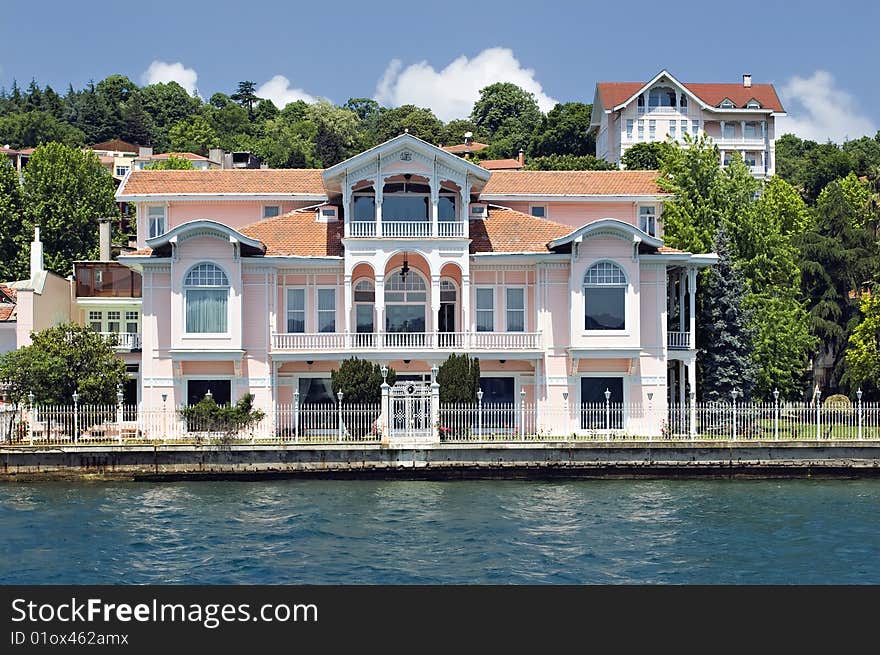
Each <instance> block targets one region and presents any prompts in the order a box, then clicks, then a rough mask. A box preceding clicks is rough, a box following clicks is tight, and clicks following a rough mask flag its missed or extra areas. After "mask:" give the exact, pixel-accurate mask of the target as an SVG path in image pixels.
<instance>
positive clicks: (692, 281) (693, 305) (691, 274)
mask: <svg viewBox="0 0 880 655" xmlns="http://www.w3.org/2000/svg"><path fill="white" fill-rule="evenodd" d="M687 272H688V301H689V303H688V304H689V307H688V309H689V310H690V311H689V312H688V313H689V315H690V326H689V330H690V333H691V334H690V344H689V345H690V347H691V350H693V349H695V348H696V347H697V269H695V268H688V270H687Z"/></svg>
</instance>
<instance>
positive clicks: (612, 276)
mask: <svg viewBox="0 0 880 655" xmlns="http://www.w3.org/2000/svg"><path fill="white" fill-rule="evenodd" d="M626 289H627V282H626V275H624V273H623V270H622V269H621V268H620V267H619V266H618V265H617V264H614V263H612V262H599V263H597V264H593V265H592V266H591V267H590V268H588V269H587V272H586V274H585V275H584V328H585V329H587V330H624V329H626Z"/></svg>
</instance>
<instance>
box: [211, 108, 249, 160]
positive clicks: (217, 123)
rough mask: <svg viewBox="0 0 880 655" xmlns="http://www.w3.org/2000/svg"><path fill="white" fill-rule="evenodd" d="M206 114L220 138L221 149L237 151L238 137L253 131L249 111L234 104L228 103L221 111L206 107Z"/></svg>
mask: <svg viewBox="0 0 880 655" xmlns="http://www.w3.org/2000/svg"><path fill="white" fill-rule="evenodd" d="M204 114H205V120H207V121H208V123H209V124H210V125H211V127H212V128H213V130H214V132H215V133H216V134H217V137H218V138H219V143H220V147H221V148H224V149H225V150H235V146H234V144H235V143H236V139H237V137H238V136H239V135H242V134H251V132H252V131H253V130H252V126H251V122H250V119H249V118H248V113H247V110H246V109H244V108H243V107H240V106H239V105H237V104H235V103H234V102H227V103H226V104H225V105H224V106H223V107H221V108H219V109H217V108H215V107H211V106H208V107H205V110H204Z"/></svg>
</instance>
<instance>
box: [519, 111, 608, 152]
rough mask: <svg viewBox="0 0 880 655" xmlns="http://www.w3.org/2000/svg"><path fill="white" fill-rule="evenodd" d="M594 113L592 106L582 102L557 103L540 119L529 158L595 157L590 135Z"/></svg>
mask: <svg viewBox="0 0 880 655" xmlns="http://www.w3.org/2000/svg"><path fill="white" fill-rule="evenodd" d="M592 112H593V106H592V105H587V104H584V103H582V102H566V103H560V104H557V105H556V106H555V107H554V108H553V109H551V110H550V111H549V112H547V115H546V116H544V117H543V118H542V119H541V123H540V126H539V127H538V129H537V130H536V131H535V134H534V137H533V138H532V143H531V145H530V146H529V149H528V151H529V155H530V156H531V157H541V156H546V155H573V156H587V155H595V154H596V139H595V138H594V137H593V135H592V134H591V133H590V115H591V114H592Z"/></svg>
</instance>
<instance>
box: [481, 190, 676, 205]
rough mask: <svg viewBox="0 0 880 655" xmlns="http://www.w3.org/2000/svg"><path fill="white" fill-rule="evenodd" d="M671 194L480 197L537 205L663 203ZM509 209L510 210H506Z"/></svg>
mask: <svg viewBox="0 0 880 655" xmlns="http://www.w3.org/2000/svg"><path fill="white" fill-rule="evenodd" d="M672 195H673V194H671V193H662V194H661V193H647V194H645V193H630V194H625V195H622V194H614V195H612V194H602V193H590V194H584V193H486V194H481V195H480V200H481V201H494V202H517V201H523V200H530V201H533V202H536V203H543V202H561V201H565V202H575V201H576V202H638V201H648V200H650V201H654V202H662V201H664V200H669V199H670V198H672ZM505 209H509V208H507V207H506V208H505Z"/></svg>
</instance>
